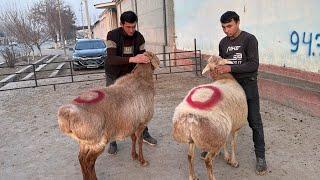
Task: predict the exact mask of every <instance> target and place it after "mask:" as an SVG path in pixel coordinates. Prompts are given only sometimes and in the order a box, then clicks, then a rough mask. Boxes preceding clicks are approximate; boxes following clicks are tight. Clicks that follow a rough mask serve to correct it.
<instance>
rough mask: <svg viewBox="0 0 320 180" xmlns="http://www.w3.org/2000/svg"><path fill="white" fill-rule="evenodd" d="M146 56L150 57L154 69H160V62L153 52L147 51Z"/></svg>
mask: <svg viewBox="0 0 320 180" xmlns="http://www.w3.org/2000/svg"><path fill="white" fill-rule="evenodd" d="M144 55H145V56H147V57H149V59H150V62H151V64H152V66H153V67H154V69H156V68H159V67H160V60H159V58H158V57H157V56H156V55H155V54H153V53H152V52H149V51H146V52H145V53H144Z"/></svg>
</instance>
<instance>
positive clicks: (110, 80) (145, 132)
mask: <svg viewBox="0 0 320 180" xmlns="http://www.w3.org/2000/svg"><path fill="white" fill-rule="evenodd" d="M116 79H117V78H115V77H113V76H111V75H108V74H106V86H110V85H111V84H113V83H114V82H115V81H116ZM148 135H149V132H148V127H146V128H144V130H143V133H142V136H143V137H147V136H148ZM110 143H111V144H115V143H116V141H112V142H110Z"/></svg>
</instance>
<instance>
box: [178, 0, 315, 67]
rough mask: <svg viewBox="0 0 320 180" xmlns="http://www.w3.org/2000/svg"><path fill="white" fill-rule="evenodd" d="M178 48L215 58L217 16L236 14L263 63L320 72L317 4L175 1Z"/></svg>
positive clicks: (220, 33)
mask: <svg viewBox="0 0 320 180" xmlns="http://www.w3.org/2000/svg"><path fill="white" fill-rule="evenodd" d="M174 3H175V5H174V13H175V19H174V20H175V25H176V27H175V28H176V35H177V38H176V44H177V48H178V49H185V50H191V49H193V38H196V39H197V46H198V49H201V50H202V51H203V52H204V53H207V54H217V53H218V44H219V41H220V39H221V38H223V37H224V36H225V35H224V33H223V31H222V29H221V24H220V21H219V19H220V16H221V14H223V13H224V12H225V11H227V10H234V11H236V12H237V13H238V14H239V15H240V28H241V29H242V30H245V31H248V32H250V33H252V34H254V35H255V36H256V37H257V39H258V41H259V51H260V61H261V62H262V63H264V64H271V65H277V66H285V67H292V68H296V69H300V70H304V71H310V72H320V21H319V17H320V11H319V10H318V9H319V7H320V1H319V0H305V1H300V0H260V1H255V0H241V1H235V0H225V1H219V0H197V1H189V0H175V1H174Z"/></svg>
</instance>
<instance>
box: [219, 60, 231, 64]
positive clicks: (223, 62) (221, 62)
mask: <svg viewBox="0 0 320 180" xmlns="http://www.w3.org/2000/svg"><path fill="white" fill-rule="evenodd" d="M226 64H233V62H232V61H230V60H228V59H221V60H220V61H219V65H226Z"/></svg>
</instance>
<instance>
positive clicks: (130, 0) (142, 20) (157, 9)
mask: <svg viewBox="0 0 320 180" xmlns="http://www.w3.org/2000/svg"><path fill="white" fill-rule="evenodd" d="M164 1H165V3H164ZM164 4H165V5H166V10H165V11H164ZM128 10H131V11H134V12H136V13H137V15H138V30H139V31H140V32H141V33H142V34H143V36H144V38H145V40H146V49H147V50H150V51H153V52H163V50H164V48H165V49H166V51H171V50H172V47H173V44H174V15H173V14H174V13H173V0H122V1H119V2H118V4H117V14H118V18H120V15H121V13H122V12H124V11H128ZM164 12H166V15H167V19H166V21H167V26H166V27H164ZM118 22H119V26H120V20H119V21H118ZM165 28H166V31H167V37H165Z"/></svg>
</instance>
